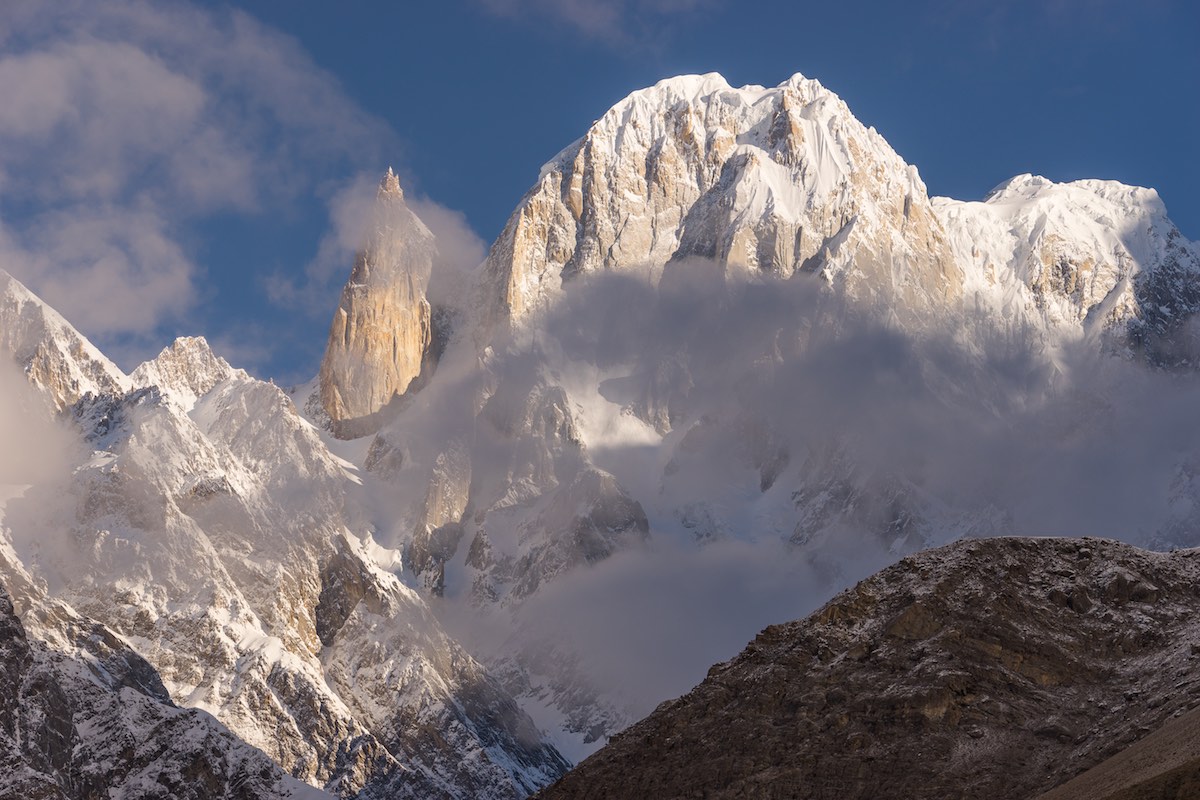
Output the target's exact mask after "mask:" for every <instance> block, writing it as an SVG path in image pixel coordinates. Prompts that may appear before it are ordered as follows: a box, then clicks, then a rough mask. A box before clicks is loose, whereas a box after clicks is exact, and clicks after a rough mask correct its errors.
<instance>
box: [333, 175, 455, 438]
mask: <svg viewBox="0 0 1200 800" xmlns="http://www.w3.org/2000/svg"><path fill="white" fill-rule="evenodd" d="M436 253H437V249H436V242H435V241H434V237H433V234H432V233H430V231H429V229H428V228H426V227H425V225H424V224H423V223H422V222H421V220H419V219H418V218H417V216H416V215H415V214H413V213H412V211H410V210H409V208H408V206H407V205H406V204H405V202H404V191H403V190H402V189H401V188H400V181H399V179H398V178H397V177H396V175H395V173H393V172H392V171H391V170H390V169H389V170H388V172H387V174H386V175H385V176H384V178H383V182H382V183H381V184H380V186H379V192H378V195H377V197H376V201H375V207H374V209H373V210H372V219H371V227H370V230H369V232H368V239H367V243H366V246H365V247H364V248H363V250H362V251H361V252H360V253H359V254H358V255H357V257H356V258H355V261H354V269H353V271H352V272H351V273H350V280H349V281H348V282H347V283H346V286H345V288H344V289H343V290H342V298H341V302H340V303H339V304H338V309H337V311H336V312H335V313H334V317H333V323H332V324H331V325H330V328H329V343H328V345H327V346H326V349H325V357H324V359H323V360H322V361H321V373H320V398H321V406H322V407H323V408H324V410H325V413H326V414H328V415H329V418H330V420H331V421H332V423H333V429H334V433H335V434H337V435H339V436H341V437H343V438H355V437H357V436H363V435H366V434H368V433H372V432H374V431H375V430H378V429H379V427H380V426H381V425H382V424H383V422H384V421H385V418H384V416H383V415H384V414H385V412H386V410H387V408H388V407H389V405H390V404H391V403H392V402H393V401H394V400H395V399H396V398H397V397H399V396H400V395H402V394H404V392H405V391H406V390H407V389H408V388H409V386H410V385H411V384H412V382H413V381H414V380H415V379H416V378H417V377H418V376H419V375H420V374H421V371H422V369H425V368H427V364H426V357H427V355H428V351H429V346H430V341H431V338H432V318H431V311H430V306H429V302H428V301H427V300H426V299H425V287H426V286H427V284H428V282H429V275H430V271H431V270H432V266H433V262H434V259H435V257H436Z"/></svg>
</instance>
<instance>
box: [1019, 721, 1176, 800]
mask: <svg viewBox="0 0 1200 800" xmlns="http://www.w3.org/2000/svg"><path fill="white" fill-rule="evenodd" d="M1190 797H1200V709H1195V710H1192V711H1188V712H1187V713H1185V714H1181V715H1180V716H1178V717H1176V718H1174V719H1171V720H1168V721H1167V723H1166V724H1165V725H1163V726H1162V727H1161V728H1159V729H1158V730H1156V731H1154V732H1153V733H1150V734H1148V735H1146V736H1145V737H1143V738H1142V739H1139V740H1138V741H1137V742H1135V743H1134V744H1132V745H1130V746H1129V747H1127V748H1125V749H1124V750H1122V751H1121V752H1119V753H1117V754H1116V755H1115V756H1113V757H1111V758H1108V759H1105V760H1104V761H1103V762H1101V763H1099V764H1097V765H1096V766H1094V767H1092V768H1091V769H1089V770H1088V771H1087V772H1085V773H1083V774H1082V775H1080V776H1078V777H1076V778H1074V779H1072V780H1070V781H1068V782H1067V783H1065V784H1063V785H1062V786H1059V787H1058V788H1057V789H1054V790H1052V791H1049V792H1047V793H1046V794H1044V795H1042V796H1041V797H1039V798H1038V800H1173V799H1174V798H1181V800H1182V798H1190Z"/></svg>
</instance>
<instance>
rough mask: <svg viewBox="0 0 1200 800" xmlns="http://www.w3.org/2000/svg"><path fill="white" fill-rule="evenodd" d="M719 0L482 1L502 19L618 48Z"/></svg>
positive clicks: (639, 42) (642, 39)
mask: <svg viewBox="0 0 1200 800" xmlns="http://www.w3.org/2000/svg"><path fill="white" fill-rule="evenodd" d="M718 1H719V0H479V3H480V5H482V7H483V8H484V9H485V10H487V11H488V12H490V13H491V14H494V15H496V16H499V17H506V18H510V19H527V20H531V21H534V22H539V23H550V24H553V25H559V26H566V27H567V28H569V29H572V30H574V31H575V32H576V33H579V34H582V35H583V36H585V37H587V38H589V39H595V40H599V41H602V42H604V43H606V44H610V45H616V46H631V45H634V46H636V45H644V44H647V43H649V42H651V41H652V40H653V33H654V32H658V33H659V34H661V32H662V29H663V27H664V26H665V25H667V24H669V23H670V22H671V21H672V20H675V19H679V18H681V17H685V16H687V15H689V14H693V13H695V12H698V11H702V10H704V9H706V8H710V7H713V6H715V5H717V3H718Z"/></svg>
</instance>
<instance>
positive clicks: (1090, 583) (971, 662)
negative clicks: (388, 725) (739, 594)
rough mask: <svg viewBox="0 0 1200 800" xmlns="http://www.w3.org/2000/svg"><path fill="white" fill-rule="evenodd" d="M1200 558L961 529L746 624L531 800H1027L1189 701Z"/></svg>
mask: <svg viewBox="0 0 1200 800" xmlns="http://www.w3.org/2000/svg"><path fill="white" fill-rule="evenodd" d="M1197 577H1200V553H1198V552H1196V551H1179V552H1176V553H1171V554H1167V553H1152V552H1148V551H1143V550H1138V549H1137V548H1134V547H1131V546H1129V545H1124V544H1118V543H1115V542H1111V541H1105V540H1098V539H1070V540H1068V539H1016V538H1000V539H990V540H977V541H964V542H960V543H957V544H954V545H950V546H948V547H944V548H941V549H938V550H931V551H927V552H924V553H921V554H918V555H916V556H911V557H909V558H906V559H904V560H902V561H901V562H899V563H898V564H896V565H894V566H892V567H889V568H887V569H885V570H883V571H882V572H880V573H878V574H877V575H875V576H873V577H871V578H869V579H867V580H865V581H862V582H861V583H859V584H858V585H857V586H855V587H854V588H853V589H850V590H848V591H846V592H843V593H842V594H840V595H838V596H837V597H836V598H834V600H833V601H831V602H830V603H829V604H828V605H826V606H825V607H824V608H822V609H821V610H819V611H818V612H816V613H815V614H813V615H812V616H810V617H809V618H807V619H805V620H803V621H799V622H792V623H788V624H785V625H776V626H772V627H770V628H767V629H766V630H765V631H763V632H762V633H761V634H760V635H759V636H758V637H757V638H756V639H755V640H754V641H753V642H752V643H751V644H750V645H749V646H748V647H747V648H746V650H745V651H744V652H743V653H742V654H741V655H739V656H737V657H736V658H734V659H733V660H731V661H729V662H727V663H725V664H719V665H717V666H715V667H713V668H712V669H711V670H710V671H709V674H708V677H707V678H706V679H705V680H704V681H703V682H702V683H701V684H700V685H699V686H697V687H696V688H695V689H693V690H692V691H691V692H690V693H688V694H687V695H685V696H684V697H681V698H679V699H678V700H672V701H669V702H667V703H664V704H663V705H661V706H660V707H659V708H658V709H657V710H656V711H655V712H654V713H653V714H651V715H650V716H649V717H648V718H646V719H645V720H643V721H642V722H639V723H637V724H636V725H634V726H632V727H631V728H629V729H628V730H626V731H625V732H623V733H621V734H620V735H618V736H616V737H614V738H613V739H612V740H611V742H610V743H609V744H608V745H607V746H606V747H605V748H604V749H602V750H600V751H599V752H597V753H596V754H595V755H593V756H592V757H590V758H589V759H587V760H586V761H584V762H583V763H582V764H581V765H579V766H578V767H577V768H576V769H575V770H573V771H572V772H571V773H569V774H568V775H567V776H566V777H565V778H564V779H562V780H561V781H560V782H558V783H557V784H554V785H553V786H551V787H549V788H548V789H546V790H545V791H544V792H542V793H541V794H540V795H538V796H539V797H544V798H552V799H558V798H600V797H616V796H623V797H661V798H673V797H713V798H724V797H729V798H733V797H810V798H864V799H865V798H907V797H922V798H964V797H970V798H979V800H988V799H989V798H995V799H996V800H1001V798H1005V799H1007V798H1023V797H1033V796H1036V795H1038V794H1040V793H1041V792H1043V791H1046V790H1048V789H1051V788H1053V787H1055V786H1057V785H1058V784H1060V783H1063V782H1064V781H1066V780H1068V779H1070V778H1071V777H1072V776H1074V775H1076V774H1077V773H1080V772H1082V771H1083V770H1085V769H1087V768H1089V767H1091V766H1093V765H1094V764H1097V763H1099V762H1101V761H1103V760H1104V759H1106V758H1107V757H1109V756H1111V755H1112V754H1114V753H1116V752H1118V751H1120V750H1122V749H1124V748H1125V747H1126V746H1128V745H1129V744H1131V743H1132V742H1134V741H1135V740H1137V739H1139V738H1141V737H1142V736H1144V735H1145V734H1146V733H1148V732H1149V731H1152V730H1155V729H1157V728H1159V727H1160V726H1162V725H1163V723H1164V722H1166V721H1167V720H1169V719H1171V718H1172V717H1174V716H1177V715H1180V714H1183V713H1184V712H1185V711H1186V710H1187V709H1190V708H1194V707H1196V706H1198V705H1200V662H1198V660H1197V657H1196V652H1197V651H1198V650H1200V626H1198V625H1197V624H1196V621H1195V620H1196V611H1197V609H1198V608H1200V591H1198V590H1197V588H1196V587H1197V585H1198V584H1197Z"/></svg>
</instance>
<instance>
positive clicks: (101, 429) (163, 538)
mask: <svg viewBox="0 0 1200 800" xmlns="http://www.w3.org/2000/svg"><path fill="white" fill-rule="evenodd" d="M46 336H47V338H48V339H49V341H46V342H43V343H41V344H40V345H39V346H40V347H41V350H42V351H45V352H66V353H70V347H69V346H68V345H69V344H70V343H72V342H75V341H83V340H82V337H79V335H78V334H77V333H76V332H74V331H73V330H71V329H69V328H60V329H50V330H49V331H48V332H47V333H46ZM64 343H66V344H64ZM82 351H83V352H85V353H87V352H89V350H88V348H87V347H83V348H82ZM83 369H84V367H83V366H81V365H78V364H74V365H72V366H71V367H70V370H68V374H77V373H79V372H81V371H82V370H83ZM119 378H120V380H119V381H118V380H116V379H114V383H125V384H126V385H130V386H132V387H133V388H131V389H130V390H129V391H125V392H117V393H113V392H107V393H102V394H92V393H88V394H85V395H84V396H83V397H81V398H80V399H78V400H77V401H76V402H75V404H74V405H73V406H71V408H70V415H71V419H72V420H73V424H74V425H75V426H76V428H77V430H78V434H77V435H79V436H81V437H82V439H83V443H84V447H83V448H80V453H79V456H78V458H79V459H80V460H79V461H78V462H77V463H75V464H74V465H73V468H70V469H65V470H63V471H62V472H61V473H60V474H59V476H58V477H57V478H56V479H54V480H50V481H43V482H41V483H36V484H34V485H33V486H28V487H14V488H15V491H14V496H12V497H10V498H8V499H7V502H6V503H5V504H4V508H3V518H2V521H0V534H2V536H3V544H4V547H3V548H0V553H2V554H3V555H4V556H5V559H4V562H5V564H4V566H5V574H4V580H5V582H6V583H8V584H9V585H10V587H13V589H14V590H18V589H19V590H20V592H21V594H20V595H19V596H18V597H17V601H18V605H20V606H21V607H22V608H24V609H26V610H25V611H23V615H24V616H25V618H27V619H28V618H29V615H35V616H36V615H39V614H41V612H39V611H38V609H44V608H46V607H48V604H63V606H64V607H66V608H69V609H70V610H71V613H73V614H79V615H82V616H84V617H86V618H89V619H94V620H97V621H98V622H100V623H102V624H104V625H106V626H108V628H110V629H112V630H113V631H114V632H115V635H116V636H118V637H120V638H121V639H122V640H123V641H128V642H130V643H131V646H132V647H134V648H136V651H137V652H138V654H139V656H140V657H142V658H144V659H145V660H146V661H147V662H148V664H149V665H150V666H151V667H153V670H154V671H155V672H156V673H157V676H159V677H158V678H156V680H157V679H159V678H160V679H161V681H162V686H163V687H164V689H163V692H162V693H161V694H162V699H163V700H164V701H166V702H175V703H180V704H183V705H186V706H188V707H191V708H199V709H204V710H205V711H208V712H210V713H211V714H212V715H213V716H215V717H216V718H217V719H219V720H220V721H221V722H222V723H224V725H226V726H227V727H228V728H229V730H230V731H231V732H232V734H234V735H236V736H238V737H240V739H241V740H243V741H244V742H246V743H248V744H249V745H252V746H254V747H257V748H259V749H261V750H262V751H263V752H265V753H266V755H267V756H269V757H270V758H271V759H273V760H274V761H275V762H276V763H278V764H280V765H281V766H282V767H283V769H284V770H285V771H286V772H287V773H288V774H291V775H293V776H295V777H297V778H299V779H301V780H303V781H306V782H309V783H312V784H316V785H320V786H324V787H327V788H328V789H329V790H330V791H333V792H336V793H338V794H343V795H349V794H356V793H357V794H359V796H361V797H363V798H371V797H377V796H387V797H409V796H412V797H453V796H460V795H461V794H462V793H464V792H468V793H470V794H471V795H473V796H478V797H517V796H524V795H526V794H528V793H529V792H530V791H531V790H533V789H535V788H537V787H538V786H539V785H541V784H543V783H545V782H546V781H548V780H550V779H551V778H553V777H555V776H556V775H558V774H560V773H561V772H562V771H563V770H564V769H565V768H566V766H567V765H566V762H565V761H563V759H562V758H561V756H559V754H558V753H557V752H555V751H554V749H553V748H552V747H550V746H548V745H546V744H544V743H543V742H542V741H541V737H540V734H539V732H538V731H537V729H536V728H535V727H534V725H533V723H532V722H531V721H530V720H529V719H528V717H526V716H525V715H524V714H523V713H522V712H521V711H520V710H519V709H518V708H517V706H516V705H515V703H514V702H513V700H512V699H511V698H510V697H509V696H508V695H507V694H506V693H505V691H504V690H503V689H502V688H501V687H500V684H499V683H498V682H497V680H496V679H495V678H494V677H492V676H491V675H490V674H489V673H488V672H487V671H486V670H485V669H484V668H483V667H482V666H481V665H479V664H478V662H476V661H475V660H474V659H472V658H471V657H470V656H469V655H468V654H467V653H466V652H465V651H463V650H462V648H461V647H460V646H458V645H457V644H456V643H455V642H453V641H452V640H451V639H450V638H449V637H448V636H447V635H446V634H445V633H444V631H443V630H442V629H441V627H440V626H439V625H438V623H437V621H436V620H435V619H434V617H433V615H432V614H431V613H430V611H429V609H428V607H427V605H426V604H425V602H424V601H423V600H422V599H421V598H420V597H418V596H417V595H416V594H415V593H414V592H413V591H412V590H411V589H409V588H407V587H406V586H404V585H403V584H402V583H400V582H399V581H398V580H397V578H396V577H395V575H393V574H391V572H389V571H388V570H389V569H390V568H392V567H393V566H394V565H395V563H396V562H397V561H398V556H399V554H396V553H389V552H387V551H383V550H381V549H380V548H378V547H377V546H376V545H375V544H374V543H373V541H372V539H371V532H370V528H369V526H368V523H367V522H366V521H365V520H364V519H363V517H362V515H361V514H360V513H358V512H357V511H356V510H355V504H354V499H353V498H354V492H355V489H356V487H357V486H358V483H357V481H359V480H360V479H359V478H357V477H356V475H355V470H354V469H353V468H352V467H351V466H350V465H349V464H348V463H346V462H344V461H342V460H341V459H339V458H337V457H336V456H334V455H332V454H331V453H330V452H329V450H328V449H327V447H326V446H325V444H324V442H323V441H322V439H321V438H320V436H319V435H318V434H317V431H316V430H315V429H314V428H312V426H310V425H309V424H308V423H307V422H305V421H304V420H303V419H302V418H301V417H300V416H299V414H298V413H297V411H296V409H295V408H294V406H293V405H292V403H291V400H290V399H289V398H288V396H287V395H286V394H285V393H284V392H283V391H282V390H280V389H278V388H277V387H275V386H273V385H272V384H269V383H265V382H262V381H259V380H256V379H254V378H251V377H250V376H249V375H247V374H246V373H245V372H243V371H241V370H236V369H233V368H232V367H230V366H229V364H228V363H226V362H225V361H224V360H223V359H221V358H219V357H218V356H216V355H215V354H213V353H212V351H211V350H210V349H209V347H208V345H207V343H206V342H205V341H204V340H203V339H197V338H191V339H181V340H179V341H177V342H176V343H175V344H173V345H172V346H171V347H169V348H167V349H165V350H164V351H163V352H162V353H161V354H160V356H159V357H158V358H156V359H154V360H153V361H150V362H147V363H145V364H143V365H141V366H140V367H138V369H136V370H135V371H134V373H133V375H132V376H131V377H130V378H124V376H119ZM89 453H90V455H89ZM381 565H382V566H381ZM42 617H44V622H41V623H40V624H38V625H35V626H33V627H32V632H33V634H34V635H35V636H37V637H38V638H39V639H41V640H42V641H45V642H47V643H50V644H51V645H53V644H54V643H56V642H59V641H60V640H62V639H63V637H64V636H65V635H66V634H65V633H64V632H63V630H62V628H61V626H62V625H63V624H66V623H65V622H63V619H62V617H61V615H55V614H49V613H46V614H43V615H42Z"/></svg>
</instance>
